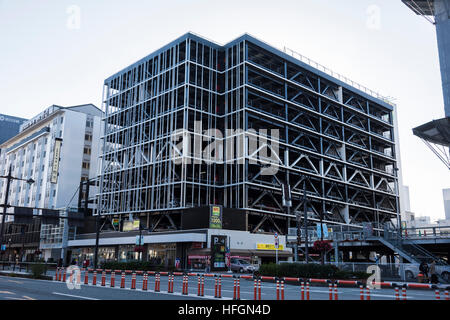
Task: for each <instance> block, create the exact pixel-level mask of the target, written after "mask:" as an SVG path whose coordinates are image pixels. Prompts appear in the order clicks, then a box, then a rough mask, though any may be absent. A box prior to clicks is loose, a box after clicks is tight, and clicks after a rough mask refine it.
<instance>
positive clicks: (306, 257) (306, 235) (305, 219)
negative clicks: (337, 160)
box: [303, 176, 309, 263]
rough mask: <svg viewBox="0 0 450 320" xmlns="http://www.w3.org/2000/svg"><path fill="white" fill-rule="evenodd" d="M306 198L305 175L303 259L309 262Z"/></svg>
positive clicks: (304, 183)
mask: <svg viewBox="0 0 450 320" xmlns="http://www.w3.org/2000/svg"><path fill="white" fill-rule="evenodd" d="M306 202H307V200H306V176H305V180H303V214H304V222H305V261H306V263H309V255H308V211H307V210H308V205H307V203H306Z"/></svg>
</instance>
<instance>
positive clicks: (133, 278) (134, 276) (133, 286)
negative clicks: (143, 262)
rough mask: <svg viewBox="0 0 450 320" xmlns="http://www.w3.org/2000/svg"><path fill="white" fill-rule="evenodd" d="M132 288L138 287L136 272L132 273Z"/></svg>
mask: <svg viewBox="0 0 450 320" xmlns="http://www.w3.org/2000/svg"><path fill="white" fill-rule="evenodd" d="M131 289H136V272H133V273H132V275H131Z"/></svg>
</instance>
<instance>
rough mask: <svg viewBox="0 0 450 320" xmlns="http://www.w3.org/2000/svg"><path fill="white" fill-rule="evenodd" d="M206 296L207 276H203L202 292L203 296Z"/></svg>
mask: <svg viewBox="0 0 450 320" xmlns="http://www.w3.org/2000/svg"><path fill="white" fill-rule="evenodd" d="M204 295H205V276H204V275H202V291H201V296H202V297H203V296H204Z"/></svg>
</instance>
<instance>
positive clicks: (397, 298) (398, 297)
mask: <svg viewBox="0 0 450 320" xmlns="http://www.w3.org/2000/svg"><path fill="white" fill-rule="evenodd" d="M395 300H400V295H399V292H398V287H395Z"/></svg>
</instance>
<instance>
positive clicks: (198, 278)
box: [197, 274, 202, 297]
mask: <svg viewBox="0 0 450 320" xmlns="http://www.w3.org/2000/svg"><path fill="white" fill-rule="evenodd" d="M201 291H202V281H201V279H200V274H197V296H198V297H200V294H201Z"/></svg>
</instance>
